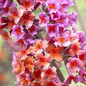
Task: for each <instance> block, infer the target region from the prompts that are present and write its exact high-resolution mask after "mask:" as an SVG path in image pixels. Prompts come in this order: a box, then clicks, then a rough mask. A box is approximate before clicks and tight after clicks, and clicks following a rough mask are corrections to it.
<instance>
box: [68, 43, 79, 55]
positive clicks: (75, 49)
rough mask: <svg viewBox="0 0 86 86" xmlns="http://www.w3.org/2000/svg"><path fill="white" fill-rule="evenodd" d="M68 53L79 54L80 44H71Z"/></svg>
mask: <svg viewBox="0 0 86 86" xmlns="http://www.w3.org/2000/svg"><path fill="white" fill-rule="evenodd" d="M69 53H70V55H71V56H75V55H79V53H80V44H79V42H76V43H74V44H73V45H72V46H71V48H70V50H69Z"/></svg>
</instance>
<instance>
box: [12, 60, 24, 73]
mask: <svg viewBox="0 0 86 86" xmlns="http://www.w3.org/2000/svg"><path fill="white" fill-rule="evenodd" d="M13 66H14V71H13V72H14V73H18V74H19V73H24V71H25V68H24V66H23V64H22V62H21V61H20V59H16V63H15V64H14V65H13Z"/></svg>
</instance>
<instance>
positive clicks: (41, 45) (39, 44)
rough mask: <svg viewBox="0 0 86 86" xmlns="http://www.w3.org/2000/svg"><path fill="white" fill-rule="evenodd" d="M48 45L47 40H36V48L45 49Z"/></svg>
mask: <svg viewBox="0 0 86 86" xmlns="http://www.w3.org/2000/svg"><path fill="white" fill-rule="evenodd" d="M46 47H47V41H45V40H44V41H42V40H39V39H38V40H36V42H35V49H36V51H37V50H40V49H45V48H46Z"/></svg>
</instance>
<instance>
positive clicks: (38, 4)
mask: <svg viewBox="0 0 86 86" xmlns="http://www.w3.org/2000/svg"><path fill="white" fill-rule="evenodd" d="M40 4H41V3H40V2H38V3H37V4H36V5H35V6H34V10H33V11H35V10H36V9H37V8H38V7H39V6H40Z"/></svg>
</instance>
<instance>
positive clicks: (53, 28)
mask: <svg viewBox="0 0 86 86" xmlns="http://www.w3.org/2000/svg"><path fill="white" fill-rule="evenodd" d="M58 29H59V28H58V26H57V25H56V24H48V25H47V26H46V33H47V35H48V36H49V37H54V36H56V35H57V33H58Z"/></svg>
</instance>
